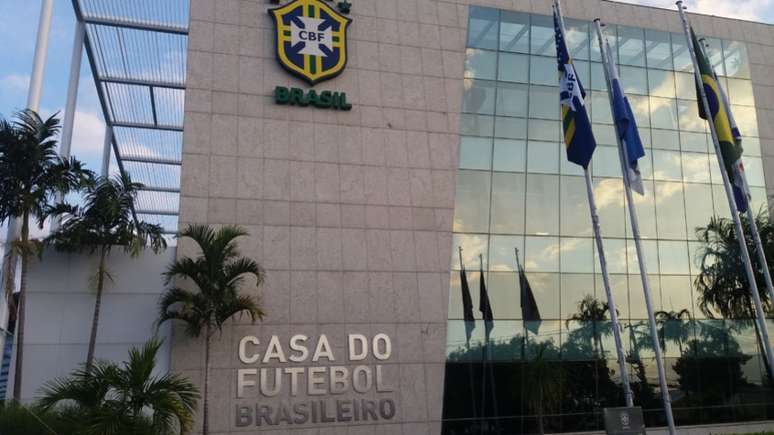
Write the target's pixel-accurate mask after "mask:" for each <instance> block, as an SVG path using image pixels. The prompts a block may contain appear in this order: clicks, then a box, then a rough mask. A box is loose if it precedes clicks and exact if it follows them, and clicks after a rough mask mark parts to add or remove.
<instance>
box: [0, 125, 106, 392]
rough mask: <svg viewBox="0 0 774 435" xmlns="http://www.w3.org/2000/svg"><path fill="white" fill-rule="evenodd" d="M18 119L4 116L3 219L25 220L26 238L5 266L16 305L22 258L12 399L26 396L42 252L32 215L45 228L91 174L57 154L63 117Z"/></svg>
mask: <svg viewBox="0 0 774 435" xmlns="http://www.w3.org/2000/svg"><path fill="white" fill-rule="evenodd" d="M15 118H16V119H15V121H13V122H9V121H8V120H5V119H3V120H0V222H5V221H9V220H11V219H20V220H21V237H20V239H18V240H15V241H14V240H12V241H8V242H7V243H10V244H11V250H10V255H9V258H7V259H6V264H7V265H8V268H7V269H6V270H5V275H6V282H5V297H6V299H7V300H8V301H9V303H11V304H12V303H13V301H12V299H11V297H10V296H11V293H13V290H14V282H15V280H14V278H13V273H12V272H13V270H14V268H15V264H16V261H15V259H16V257H19V258H20V259H21V285H20V286H19V302H18V306H16V307H15V309H16V312H17V313H18V314H17V322H18V323H17V324H18V325H19V326H18V330H17V335H16V368H15V374H14V387H13V397H14V399H16V400H19V399H20V398H21V384H22V368H23V367H24V327H25V325H24V323H25V320H26V319H25V310H26V309H25V300H26V295H27V270H28V266H29V259H30V258H31V256H32V255H34V254H36V253H39V252H40V244H39V243H37V242H30V218H31V217H37V220H38V222H37V223H38V226H39V227H40V228H43V223H44V221H45V218H46V217H47V216H50V215H51V213H52V210H51V208H52V204H53V203H54V202H55V198H56V196H57V195H64V194H66V193H68V192H70V191H73V190H77V189H80V188H82V187H84V186H85V185H87V184H88V183H89V182H90V180H91V177H92V173H91V171H88V170H86V169H85V168H84V167H83V165H82V164H81V162H79V161H78V160H76V159H75V158H71V159H69V160H65V159H63V158H61V157H60V156H59V155H58V154H57V150H56V147H57V141H56V135H57V134H58V133H59V119H58V118H57V117H56V115H54V116H51V117H50V118H48V119H46V120H43V119H42V118H41V117H40V115H38V114H37V113H36V112H34V111H32V110H24V111H21V112H18V113H17V114H16V116H15Z"/></svg>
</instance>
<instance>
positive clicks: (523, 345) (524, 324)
mask: <svg viewBox="0 0 774 435" xmlns="http://www.w3.org/2000/svg"><path fill="white" fill-rule="evenodd" d="M513 250H514V251H515V252H516V271H517V273H518V274H519V278H517V279H518V280H519V301H520V303H521V304H524V297H522V294H523V292H524V290H523V289H522V288H521V285H522V283H521V263H520V262H519V248H517V247H514V248H513ZM521 312H522V319H521V324H522V325H521V326H522V331H523V332H524V336H523V337H522V340H521V361H522V370H521V375H520V379H521V382H520V383H519V386H520V388H519V399H520V401H521V403H520V404H519V407H520V408H519V409H521V410H522V414H523V413H524V411H523V408H524V368H525V367H526V365H527V338H528V336H529V330H528V329H527V320H526V319H524V318H523V317H524V316H523V313H524V307H523V306H522V311H521ZM521 428H522V430H523V429H524V420H523V419H522V423H521Z"/></svg>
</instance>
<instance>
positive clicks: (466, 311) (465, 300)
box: [457, 246, 476, 419]
mask: <svg viewBox="0 0 774 435" xmlns="http://www.w3.org/2000/svg"><path fill="white" fill-rule="evenodd" d="M457 248H458V250H459V255H460V287H461V288H462V318H463V319H464V320H463V323H464V324H465V350H466V355H467V356H468V358H470V355H471V353H470V335H471V333H472V332H473V328H475V320H473V321H472V322H471V321H470V318H472V317H473V302H472V301H471V299H470V288H469V287H468V277H467V275H466V273H465V263H464V262H463V261H462V246H458V247H457ZM468 377H469V378H470V392H471V394H470V404H471V406H472V407H473V418H474V419H475V418H476V395H475V394H474V392H475V390H476V383H475V380H474V379H473V361H468Z"/></svg>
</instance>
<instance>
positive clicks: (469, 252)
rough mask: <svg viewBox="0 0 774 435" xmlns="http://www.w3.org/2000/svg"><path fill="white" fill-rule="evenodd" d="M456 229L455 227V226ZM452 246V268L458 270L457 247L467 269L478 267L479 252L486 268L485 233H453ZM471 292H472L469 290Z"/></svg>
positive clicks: (487, 237) (486, 238) (487, 240)
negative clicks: (460, 250) (460, 251)
mask: <svg viewBox="0 0 774 435" xmlns="http://www.w3.org/2000/svg"><path fill="white" fill-rule="evenodd" d="M455 231H456V228H455ZM452 246H453V247H454V249H453V250H452V251H454V252H452V256H451V266H452V270H460V257H459V251H458V248H462V262H463V263H465V268H466V269H468V270H476V269H478V267H479V261H478V258H479V257H478V256H479V254H481V255H483V257H484V270H486V268H487V263H486V260H487V257H488V253H489V236H488V235H486V234H460V233H455V234H454V235H453V237H452ZM471 293H473V292H471Z"/></svg>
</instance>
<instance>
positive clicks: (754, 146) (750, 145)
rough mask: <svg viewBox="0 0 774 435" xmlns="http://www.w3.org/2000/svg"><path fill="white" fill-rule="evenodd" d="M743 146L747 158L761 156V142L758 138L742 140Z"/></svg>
mask: <svg viewBox="0 0 774 435" xmlns="http://www.w3.org/2000/svg"><path fill="white" fill-rule="evenodd" d="M742 146H743V147H744V155H746V156H760V155H761V140H760V139H758V138H757V137H745V138H742Z"/></svg>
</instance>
